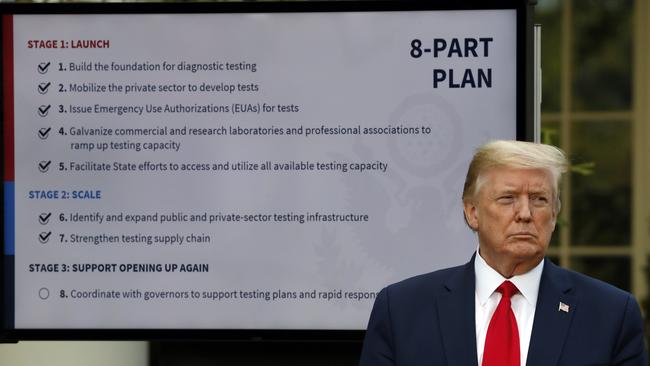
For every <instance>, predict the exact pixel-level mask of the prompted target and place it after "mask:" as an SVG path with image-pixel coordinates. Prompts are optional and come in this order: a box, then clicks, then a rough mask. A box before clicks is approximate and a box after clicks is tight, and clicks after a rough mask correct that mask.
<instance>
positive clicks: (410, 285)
mask: <svg viewBox="0 0 650 366" xmlns="http://www.w3.org/2000/svg"><path fill="white" fill-rule="evenodd" d="M470 263H471V262H470ZM468 265H469V264H463V265H459V266H456V267H449V268H444V269H439V270H436V271H433V272H429V273H424V274H421V275H417V276H413V277H410V278H407V279H405V280H402V281H399V282H396V283H393V284H391V285H389V286H387V287H386V289H385V290H386V291H387V292H390V293H391V294H399V295H408V294H411V293H414V294H422V293H430V292H432V291H437V290H439V289H441V288H443V287H444V286H445V285H447V284H448V283H449V282H450V281H454V280H455V279H456V278H458V277H459V276H463V275H464V274H466V272H467V271H468V267H467V266H468Z"/></svg>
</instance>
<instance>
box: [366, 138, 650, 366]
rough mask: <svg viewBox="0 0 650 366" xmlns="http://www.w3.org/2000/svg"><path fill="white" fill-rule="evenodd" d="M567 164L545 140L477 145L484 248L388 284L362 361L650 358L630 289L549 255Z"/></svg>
mask: <svg viewBox="0 0 650 366" xmlns="http://www.w3.org/2000/svg"><path fill="white" fill-rule="evenodd" d="M567 165H568V164H567V161H566V158H565V156H564V154H563V153H562V152H561V151H560V150H559V149H557V148H555V147H552V146H549V145H542V144H533V143H528V142H521V141H495V142H491V143H489V144H486V145H484V146H482V147H480V148H479V149H478V150H477V152H476V154H475V155H474V158H473V159H472V162H471V163H470V167H469V170H468V172H467V178H466V180H465V186H464V190H463V210H464V214H465V220H466V222H467V224H468V225H469V227H470V228H471V229H472V230H473V231H475V232H476V233H477V236H478V249H477V252H476V253H475V254H474V256H472V259H471V260H470V261H469V262H468V263H467V264H465V265H462V266H459V267H454V268H448V269H443V270H440V271H436V272H432V273H429V274H424V275H421V276H417V277H414V278H410V279H407V280H405V281H402V282H399V283H396V284H393V285H390V286H388V287H386V288H385V289H383V290H382V291H381V292H380V293H379V295H378V296H377V299H376V300H375V305H374V307H373V310H372V313H371V316H370V321H369V324H368V330H367V332H366V338H365V341H364V346H363V352H362V355H361V366H389V365H390V366H411V365H412V366H415V365H431V366H437V365H450V366H464V365H482V366H523V365H529V366H534V365H539V366H551V365H563V366H582V365H584V366H586V365H635V366H636V365H639V366H641V365H642V366H646V365H647V352H646V350H645V344H644V339H643V326H642V320H641V314H640V311H639V306H638V304H637V302H636V301H635V299H634V298H633V297H632V295H630V294H629V293H627V292H624V291H622V290H619V289H617V288H615V287H613V286H611V285H608V284H606V283H604V282H601V281H598V280H595V279H592V278H589V277H587V276H584V275H581V274H579V273H575V272H572V271H569V270H566V269H562V268H560V267H557V266H556V265H554V264H553V263H551V262H550V261H548V260H547V259H545V253H546V250H547V248H548V244H549V241H550V239H551V234H552V233H553V230H554V228H555V223H556V219H557V215H558V212H559V210H560V200H559V191H558V187H559V181H560V177H561V175H562V173H564V172H566V169H567ZM450 245H453V243H450Z"/></svg>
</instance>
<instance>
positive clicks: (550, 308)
mask: <svg viewBox="0 0 650 366" xmlns="http://www.w3.org/2000/svg"><path fill="white" fill-rule="evenodd" d="M572 289H573V283H572V282H571V281H570V279H569V277H568V276H567V275H566V273H564V271H563V270H562V269H560V268H558V267H557V266H556V265H554V264H553V263H551V261H549V260H546V262H545V263H544V271H543V272H542V278H541V281H540V284H539V295H538V297H537V305H536V307H535V319H534V321H533V332H532V334H531V338H530V347H529V349H528V360H527V362H526V364H527V365H528V366H550V365H557V363H558V361H559V359H560V354H561V352H562V347H563V346H564V342H565V341H566V337H567V333H568V331H569V325H570V324H571V320H572V319H573V314H574V313H575V311H576V308H577V305H578V299H577V297H575V296H574V295H572V294H571V290H572ZM560 303H562V304H565V305H568V309H567V308H566V307H564V306H563V309H562V310H561V309H560ZM565 310H568V311H565Z"/></svg>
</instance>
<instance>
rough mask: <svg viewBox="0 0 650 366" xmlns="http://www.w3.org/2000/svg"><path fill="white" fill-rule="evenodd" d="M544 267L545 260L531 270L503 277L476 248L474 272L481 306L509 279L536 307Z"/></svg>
mask: <svg viewBox="0 0 650 366" xmlns="http://www.w3.org/2000/svg"><path fill="white" fill-rule="evenodd" d="M543 269H544V260H542V261H540V262H539V264H538V265H537V266H535V268H533V269H531V270H530V271H528V272H526V273H524V274H521V275H517V276H512V277H511V278H505V277H503V276H502V275H501V274H500V273H499V272H497V271H496V270H494V268H492V267H490V266H489V265H488V264H487V262H486V261H485V260H484V259H483V257H481V254H480V253H479V250H478V249H476V258H475V259H474V274H475V276H476V296H477V297H478V300H479V302H480V303H481V306H483V305H485V303H486V302H487V300H488V298H489V297H490V295H492V293H494V291H495V290H496V289H497V287H499V285H501V283H502V282H503V281H505V280H509V281H510V282H512V283H513V284H514V285H515V286H517V289H519V293H521V295H522V296H523V297H524V298H525V299H526V301H528V303H529V304H530V305H531V306H533V307H535V305H536V304H537V295H538V293H539V282H540V281H541V279H542V270H543Z"/></svg>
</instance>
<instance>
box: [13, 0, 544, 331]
mask: <svg viewBox="0 0 650 366" xmlns="http://www.w3.org/2000/svg"><path fill="white" fill-rule="evenodd" d="M532 6H533V5H532V4H531V2H530V1H529V0H494V1H475V0H469V1H449V0H444V1H413V0H412V1H399V0H387V1H298V2H294V1H289V2H218V3H74V4H73V3H45V4H33V3H29V4H23V3H19V4H16V3H1V4H0V15H4V14H175V13H178V14H181V13H318V12H362V11H364V12H391V11H443V10H493V9H497V10H498V9H512V10H515V11H516V13H517V15H516V17H517V25H516V28H517V37H516V47H517V50H516V54H517V62H516V64H517V70H516V80H517V82H516V91H517V101H516V106H517V107H516V108H517V110H516V130H517V131H516V136H517V139H518V140H526V141H532V140H533V133H534V132H533V108H532V106H533V77H532V75H533V70H532V60H533V57H532V52H533V51H532V50H533V45H532V42H533V38H532V29H533V27H532V21H531V19H532ZM0 41H1V38H0ZM0 49H1V48H0ZM0 62H1V60H0ZM0 77H2V75H1V74H0ZM1 92H2V91H1V90H0V93H1ZM1 103H3V96H1V95H0V110H2V107H3V106H2V104H1ZM1 129H2V131H0V133H1V135H0V138H3V136H4V124H2V127H1ZM0 164H1V165H0V171H2V172H3V174H4V150H3V159H1V160H0ZM0 200H1V201H0V204H1V207H4V185H3V195H2V196H1V197H0ZM3 212H4V211H3ZM0 225H2V233H3V240H2V241H1V242H0V255H2V257H3V258H4V257H5V255H4V233H5V231H4V218H3V220H2V222H1V223H0ZM4 265H5V263H4V260H3V261H0V266H3V267H2V268H0V304H4V296H5V286H4V283H5V279H4V277H3V276H4ZM4 311H5V309H4V306H3V313H2V314H0V315H1V316H0V342H2V341H16V340H228V341H246V340H252V341H259V340H292V341H296V340H318V341H359V340H361V339H362V338H363V335H364V333H365V332H364V331H363V330H356V329H354V330H325V329H311V330H305V329H273V330H268V329H67V328H66V329H13V328H11V329H9V328H7V327H6V325H5V324H4V322H3V319H4V315H3V314H4Z"/></svg>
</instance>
